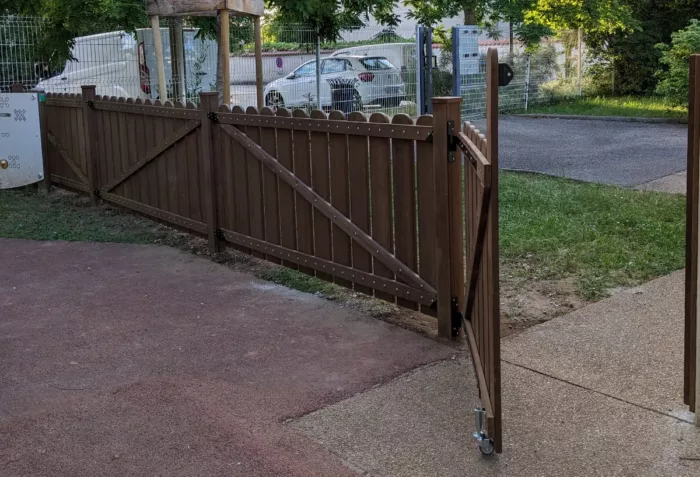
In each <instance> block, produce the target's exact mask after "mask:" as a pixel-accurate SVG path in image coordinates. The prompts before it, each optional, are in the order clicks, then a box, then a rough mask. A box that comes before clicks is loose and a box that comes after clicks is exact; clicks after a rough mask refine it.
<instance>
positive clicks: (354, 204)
mask: <svg viewBox="0 0 700 477" xmlns="http://www.w3.org/2000/svg"><path fill="white" fill-rule="evenodd" d="M348 120H349V121H353V122H358V123H365V122H367V117H366V116H365V115H364V114H362V113H358V112H356V113H350V116H349V117H348ZM425 144H427V145H428V146H430V144H429V143H425ZM348 149H349V150H350V152H351V154H350V158H349V164H348V177H349V181H350V218H351V220H352V222H353V223H354V224H355V225H357V226H358V227H360V228H361V229H362V230H363V231H364V232H366V233H368V234H369V233H370V212H369V203H370V200H369V199H370V198H369V140H368V138H367V137H366V136H355V135H353V136H348ZM352 265H353V268H355V269H357V270H363V271H365V272H371V271H372V255H371V254H370V253H369V252H368V251H367V250H365V248H364V247H363V246H362V245H360V244H359V243H358V242H357V241H355V240H353V241H352ZM354 288H355V290H357V291H359V292H362V293H366V294H368V295H371V294H372V291H373V289H372V288H371V287H368V286H366V285H363V284H361V283H357V282H355V286H354Z"/></svg>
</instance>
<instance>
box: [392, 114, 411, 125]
mask: <svg viewBox="0 0 700 477" xmlns="http://www.w3.org/2000/svg"><path fill="white" fill-rule="evenodd" d="M391 123H392V124H410V125H413V118H411V116H409V115H408V114H405V113H399V114H395V115H394V117H393V118H391Z"/></svg>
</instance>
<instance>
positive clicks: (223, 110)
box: [219, 104, 235, 113]
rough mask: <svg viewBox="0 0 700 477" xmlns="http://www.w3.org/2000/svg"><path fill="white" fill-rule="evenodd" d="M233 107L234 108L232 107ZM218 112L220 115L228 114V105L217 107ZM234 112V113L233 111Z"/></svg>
mask: <svg viewBox="0 0 700 477" xmlns="http://www.w3.org/2000/svg"><path fill="white" fill-rule="evenodd" d="M234 107H235V106H234ZM219 112H220V113H230V112H231V108H230V107H229V106H228V104H220V105H219ZM234 112H235V111H234Z"/></svg>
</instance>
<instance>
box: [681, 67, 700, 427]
mask: <svg viewBox="0 0 700 477" xmlns="http://www.w3.org/2000/svg"><path fill="white" fill-rule="evenodd" d="M689 84H690V92H689V101H688V171H687V174H688V182H687V191H686V201H687V202H686V236H685V237H686V238H685V244H686V246H685V247H686V248H685V340H684V344H685V346H684V357H685V359H684V366H683V371H684V372H683V377H684V379H683V397H684V401H685V403H686V404H688V406H689V407H690V410H691V411H692V412H695V423H696V424H697V425H700V418H699V417H698V416H699V415H700V413H698V412H697V411H698V409H697V396H698V395H700V377H699V373H700V364H699V363H700V353H698V346H697V343H698V333H700V327H699V326H698V284H699V283H700V280H698V271H699V268H698V239H700V236H699V235H698V214H699V213H700V207H699V204H698V200H699V199H700V194H699V192H700V55H692V56H691V57H690V83H689Z"/></svg>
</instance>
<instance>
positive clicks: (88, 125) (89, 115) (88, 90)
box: [82, 85, 100, 205]
mask: <svg viewBox="0 0 700 477" xmlns="http://www.w3.org/2000/svg"><path fill="white" fill-rule="evenodd" d="M82 90H83V91H82V95H83V135H84V137H83V142H84V143H85V158H86V159H87V168H88V171H87V172H88V174H87V175H88V181H89V182H90V184H89V186H90V201H91V202H92V205H97V202H98V199H99V190H100V184H99V180H98V173H97V155H96V154H95V152H94V151H93V149H94V148H93V147H92V142H93V141H94V140H95V137H94V135H93V134H92V129H93V127H94V124H95V120H94V119H93V115H94V110H93V109H92V104H93V101H95V85H90V86H83V87H82Z"/></svg>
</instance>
